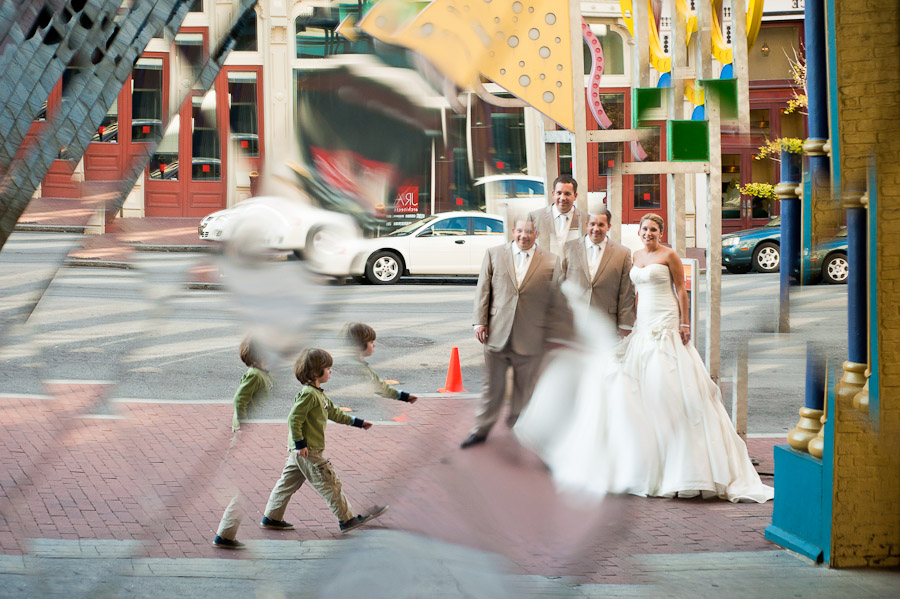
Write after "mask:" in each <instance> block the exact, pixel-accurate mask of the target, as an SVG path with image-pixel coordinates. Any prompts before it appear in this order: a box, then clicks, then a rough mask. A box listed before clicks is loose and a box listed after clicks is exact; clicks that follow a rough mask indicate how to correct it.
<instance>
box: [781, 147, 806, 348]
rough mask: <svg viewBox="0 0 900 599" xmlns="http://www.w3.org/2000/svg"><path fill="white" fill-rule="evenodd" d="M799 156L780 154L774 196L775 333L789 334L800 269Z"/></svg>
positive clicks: (786, 153) (784, 152) (785, 152)
mask: <svg viewBox="0 0 900 599" xmlns="http://www.w3.org/2000/svg"><path fill="white" fill-rule="evenodd" d="M799 184H800V156H799V155H798V154H791V153H790V152H787V151H784V150H782V151H781V181H780V182H779V183H778V185H776V186H775V193H776V194H777V195H778V198H779V199H780V200H781V248H780V253H781V265H780V267H779V268H780V270H779V282H780V284H779V290H778V291H779V292H778V332H779V333H789V332H790V331H791V303H790V286H791V277H792V276H793V274H794V269H799V267H800V219H801V210H800V208H801V206H800V198H798V197H797V186H798V185H799Z"/></svg>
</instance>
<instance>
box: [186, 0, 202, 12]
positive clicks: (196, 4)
mask: <svg viewBox="0 0 900 599" xmlns="http://www.w3.org/2000/svg"><path fill="white" fill-rule="evenodd" d="M188 12H203V0H193V1H192V2H191V7H190V8H189V9H188Z"/></svg>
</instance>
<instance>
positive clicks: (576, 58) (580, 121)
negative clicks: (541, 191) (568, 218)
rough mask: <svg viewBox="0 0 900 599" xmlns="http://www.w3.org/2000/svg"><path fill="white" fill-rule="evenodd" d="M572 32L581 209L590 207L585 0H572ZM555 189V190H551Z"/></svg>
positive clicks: (574, 173)
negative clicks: (582, 12) (582, 5)
mask: <svg viewBox="0 0 900 599" xmlns="http://www.w3.org/2000/svg"><path fill="white" fill-rule="evenodd" d="M569 28H570V29H569V32H570V35H571V36H572V108H573V109H574V112H575V131H573V132H572V133H574V139H573V140H572V176H574V177H575V180H576V181H579V183H580V187H581V189H580V191H579V194H578V200H577V205H578V209H579V210H581V211H582V212H585V213H587V211H588V201H587V198H588V178H589V175H588V169H587V164H588V160H587V115H586V114H585V113H586V111H587V108H586V105H585V94H584V49H583V48H582V46H583V42H582V35H583V33H582V31H581V1H580V0H569ZM551 192H552V190H551Z"/></svg>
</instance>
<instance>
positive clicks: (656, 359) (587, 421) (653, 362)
mask: <svg viewBox="0 0 900 599" xmlns="http://www.w3.org/2000/svg"><path fill="white" fill-rule="evenodd" d="M662 231H663V221H662V218H660V217H659V216H657V215H655V214H654V215H647V216H645V217H644V218H643V219H642V220H641V225H640V232H639V234H640V236H641V239H642V241H643V243H644V249H643V250H639V251H638V252H636V253H635V255H634V267H633V268H632V270H631V280H632V282H633V283H634V285H635V290H636V292H637V320H636V321H635V326H634V330H633V331H632V333H631V334H630V335H629V336H628V337H626V338H625V339H624V340H622V341H621V342H620V343H619V344H618V345H615V346H613V347H610V346H611V345H612V343H610V342H609V341H607V340H608V339H609V336H608V335H607V336H604V335H603V334H602V333H599V332H598V331H597V330H596V328H597V325H596V323H592V322H591V318H590V316H589V315H586V314H583V313H579V310H580V308H579V307H575V310H576V322H577V325H578V328H579V332H580V333H581V335H582V337H584V338H585V340H587V341H589V342H591V344H592V345H593V346H594V347H593V348H588V349H587V350H586V351H572V352H568V354H569V355H566V356H562V357H561V358H560V359H557V360H555V361H554V362H553V363H551V364H550V366H548V368H547V370H546V372H545V373H544V375H543V376H542V377H541V380H540V381H539V382H538V385H537V386H536V387H535V392H534V395H533V397H532V399H531V402H530V403H529V405H528V407H527V408H526V409H525V411H524V412H523V413H522V415H521V416H520V417H519V421H518V423H517V424H516V427H515V429H514V431H515V434H516V436H517V437H518V438H519V440H520V441H521V442H522V443H523V444H524V445H526V446H528V447H530V448H531V449H533V450H534V451H535V452H536V453H537V454H538V455H540V456H541V458H542V459H543V460H544V462H545V463H546V464H547V466H548V467H549V468H550V470H551V471H552V472H553V477H554V479H555V480H556V482H557V484H558V485H559V486H560V487H561V488H564V489H568V490H574V491H583V492H588V493H592V494H595V495H601V496H602V495H604V494H606V493H632V494H635V495H651V496H663V497H671V496H673V495H675V494H676V493H677V494H678V495H679V496H680V497H690V496H696V495H698V494H702V495H703V496H704V497H711V496H717V497H721V498H723V499H728V500H730V501H741V500H744V501H758V502H765V501H767V500H769V499H771V498H772V497H773V495H774V490H773V488H772V487H770V486H767V485H764V484H763V483H762V482H761V481H760V479H759V475H758V474H757V472H756V470H755V469H754V468H753V465H752V464H751V463H750V458H749V456H748V454H747V446H746V445H745V444H744V442H743V441H742V440H741V438H740V437H738V436H737V433H736V432H735V430H734V427H733V426H732V424H731V421H730V420H729V418H728V414H727V413H726V412H725V409H724V407H723V405H722V398H721V394H720V392H719V388H718V387H717V386H716V384H715V383H714V382H713V381H712V380H711V379H710V377H709V375H708V373H707V372H706V368H705V366H704V364H703V361H702V360H701V358H700V355H699V354H698V353H697V350H696V349H694V347H693V345H690V344H689V343H688V341H689V339H690V327H689V323H688V322H687V318H688V317H687V294H686V292H685V289H684V271H683V269H682V266H681V260H680V258H678V255H677V254H676V253H675V252H674V251H673V250H671V249H669V248H666V247H664V246H662V245H660V243H659V241H660V237H661V235H662ZM673 280H674V281H676V283H675V285H674V291H675V293H673ZM676 294H677V295H676ZM679 304H680V306H679ZM597 339H600V340H601V341H600V343H599V344H598V343H597V342H596V341H597ZM603 343H606V347H608V348H609V349H607V350H605V351H604V350H603V349H600V347H599V345H602V344H603ZM561 381H568V383H567V385H566V386H561V384H560V382H561Z"/></svg>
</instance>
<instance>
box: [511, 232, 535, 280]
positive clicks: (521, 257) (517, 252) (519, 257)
mask: <svg viewBox="0 0 900 599" xmlns="http://www.w3.org/2000/svg"><path fill="white" fill-rule="evenodd" d="M512 252H513V264H514V265H515V267H516V286H517V287H521V286H522V281H524V280H525V275H526V274H527V273H528V267H529V266H531V255H532V254H534V246H531V248H529V249H527V250H522V249H519V246H518V245H516V242H515V241H513V242H512Z"/></svg>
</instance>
